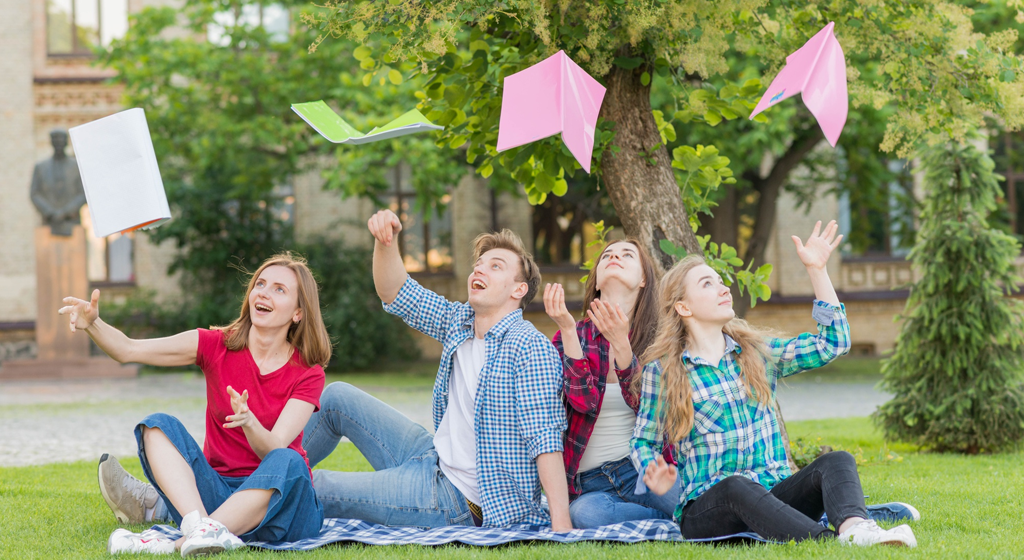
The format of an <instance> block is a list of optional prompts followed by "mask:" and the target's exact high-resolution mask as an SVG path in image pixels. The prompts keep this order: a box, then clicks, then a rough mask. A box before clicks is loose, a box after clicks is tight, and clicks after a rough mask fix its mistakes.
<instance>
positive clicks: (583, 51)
mask: <svg viewBox="0 0 1024 560" xmlns="http://www.w3.org/2000/svg"><path fill="white" fill-rule="evenodd" d="M970 6H971V4H963V3H956V2H935V1H929V0H911V1H885V0H879V1H874V2H869V3H864V2H859V1H856V0H832V1H829V2H815V3H811V2H794V1H776V2H768V1H766V0H733V1H717V2H716V1H704V0H601V1H587V2H582V1H578V2H572V1H561V2H553V1H530V0H521V1H506V2H491V1H456V0H444V1H429V2H428V1H424V0H411V1H404V2H397V1H394V0H387V1H385V0H365V1H354V2H328V3H327V4H326V6H325V7H324V9H323V10H321V11H317V12H313V13H312V14H311V15H310V16H309V17H308V19H307V21H308V22H309V23H310V24H311V26H313V27H314V28H315V29H316V30H317V31H318V33H319V34H318V37H317V39H316V40H315V41H314V42H313V43H312V45H311V50H312V51H316V50H317V49H320V48H324V46H325V45H330V44H331V43H332V42H333V41H335V40H336V39H337V38H340V37H345V38H351V39H354V40H356V41H358V42H359V43H360V44H361V46H360V47H359V49H358V50H357V53H356V54H357V55H358V56H359V57H360V59H361V60H362V62H363V64H362V68H363V69H364V70H365V72H366V75H365V77H364V79H365V80H366V81H367V82H372V81H373V80H375V79H378V78H379V77H380V76H390V75H392V74H393V73H394V72H398V73H400V74H401V75H402V76H404V77H414V76H416V75H421V76H422V77H423V78H424V79H425V81H424V88H423V90H422V92H421V93H420V96H421V98H422V100H423V101H422V105H423V107H424V108H425V109H427V110H428V112H429V116H430V117H431V118H433V119H437V120H438V121H439V123H440V124H443V125H445V126H446V129H445V131H444V132H443V134H442V135H441V138H440V140H439V142H438V144H439V145H442V146H448V147H450V148H460V149H462V150H464V151H465V155H466V160H467V161H468V162H469V163H471V164H473V165H474V166H475V167H476V170H477V172H478V173H480V174H481V175H483V176H485V177H486V176H490V175H492V174H493V173H501V174H504V175H507V176H510V177H512V178H514V179H515V180H516V181H519V182H521V183H522V184H524V185H525V187H526V190H527V193H528V194H529V196H530V200H531V202H533V203H539V202H541V201H543V200H544V198H545V197H546V196H547V195H548V194H554V195H561V194H563V193H564V192H565V190H566V182H565V181H566V177H567V176H568V177H572V176H574V175H575V174H576V172H577V170H578V168H579V166H578V164H577V163H576V162H575V161H574V160H573V159H572V157H571V156H570V154H569V153H568V151H567V150H566V149H565V148H564V147H563V146H562V145H561V142H560V141H558V139H557V138H549V139H546V140H543V141H539V142H535V143H533V144H530V145H527V146H524V147H521V148H517V149H512V150H509V151H507V152H503V153H501V154H499V153H498V152H497V151H496V148H495V145H496V140H497V129H498V127H497V124H498V117H499V114H500V102H501V91H502V88H501V82H502V79H503V78H504V77H505V76H507V75H509V74H512V73H514V72H517V71H519V70H522V69H524V68H526V67H528V66H530V65H532V64H534V63H536V62H538V61H539V60H541V59H543V58H544V57H546V56H549V55H551V54H553V53H555V52H557V51H558V50H560V49H561V50H565V51H566V53H567V54H569V56H570V57H571V58H572V59H573V60H575V61H576V62H577V63H579V64H580V65H581V66H582V67H583V68H584V69H586V70H587V71H588V72H590V73H591V74H592V75H593V76H595V77H596V78H598V79H599V80H600V81H602V82H603V83H604V84H605V85H606V86H608V88H609V90H608V94H607V96H606V99H605V105H604V107H603V109H602V117H603V118H602V120H601V121H600V122H599V127H598V130H599V132H598V134H597V146H596V149H595V165H594V174H595V175H596V176H597V178H598V182H597V185H599V186H600V187H601V188H607V189H608V194H609V196H610V198H611V200H612V202H613V204H614V205H615V208H616V211H617V212H618V214H619V215H620V216H619V217H620V218H622V220H623V224H624V225H625V227H626V233H628V234H632V235H636V236H637V237H639V238H641V239H642V240H645V242H648V247H649V248H650V249H652V250H653V251H654V254H656V255H659V256H662V257H664V256H665V254H664V252H662V251H660V249H659V248H658V247H657V246H658V245H660V243H659V241H658V239H659V238H661V239H667V240H668V241H670V242H672V243H673V244H675V245H680V246H683V247H685V248H686V249H687V250H689V251H695V250H698V248H697V242H696V239H695V238H694V236H693V232H692V230H691V229H690V228H689V227H673V225H672V224H671V223H668V222H669V221H671V220H672V219H673V218H671V217H672V216H674V220H675V221H676V222H682V223H683V224H684V226H685V225H693V224H694V223H696V222H697V221H699V219H698V218H696V216H695V214H697V213H700V212H701V211H710V210H711V206H709V207H705V208H695V207H693V206H692V202H693V200H690V201H689V202H688V203H686V204H683V203H681V202H677V201H673V200H671V197H669V196H668V194H669V192H670V191H672V192H677V191H678V189H679V187H680V186H682V185H684V184H685V182H686V178H687V177H692V174H691V173H689V172H686V173H679V172H673V171H672V169H673V165H675V167H676V169H677V170H678V169H679V167H680V166H681V165H683V160H684V159H685V158H686V157H687V156H692V153H693V152H692V151H690V150H678V148H679V147H681V146H680V145H678V144H677V145H676V146H675V148H673V150H672V151H671V152H670V151H669V150H667V149H666V144H668V143H671V142H673V140H674V139H676V138H680V139H682V138H685V139H686V141H687V142H689V143H688V144H686V145H689V146H690V148H691V150H693V151H696V150H697V149H698V147H697V144H700V145H704V146H708V145H712V144H714V145H716V146H717V148H718V151H719V152H720V154H722V155H724V156H726V157H727V158H729V159H731V160H734V161H738V160H744V164H743V168H742V171H743V173H737V174H736V176H738V177H739V178H740V179H741V180H742V181H746V183H747V184H754V183H756V182H757V181H760V182H761V185H760V186H757V185H755V187H756V188H755V190H759V193H760V196H761V197H762V198H763V199H765V201H766V202H769V203H770V204H765V205H764V208H763V209H762V210H761V211H760V212H759V214H760V215H768V214H772V215H773V214H774V198H773V196H771V195H772V193H773V192H776V193H777V191H778V188H779V187H780V186H781V185H782V184H785V183H786V181H787V179H788V177H789V173H790V171H791V170H792V168H794V167H795V166H796V164H798V163H800V162H802V161H804V159H805V157H807V155H808V154H809V153H811V151H812V149H813V148H814V147H815V146H816V145H817V144H818V141H819V140H820V132H818V129H817V125H816V123H814V122H813V120H812V119H811V118H810V116H809V114H808V113H807V112H806V111H805V110H803V109H798V108H796V107H794V105H795V104H796V103H798V102H796V101H793V102H791V103H789V104H783V105H781V106H780V107H776V108H773V109H771V110H770V111H768V112H767V113H766V118H765V119H760V117H759V119H758V120H760V121H761V122H760V123H757V124H754V125H753V126H751V125H749V124H740V123H739V121H740V120H741V119H745V118H746V117H747V116H748V115H749V113H750V110H751V108H752V107H753V105H754V103H755V102H756V101H757V99H758V98H759V96H760V95H761V93H762V89H763V84H766V83H768V81H769V80H770V79H771V78H772V77H774V75H775V73H777V71H778V70H779V68H781V66H782V64H783V63H784V60H785V56H786V55H788V54H789V53H791V52H793V51H794V50H796V49H797V48H799V47H800V46H801V45H802V44H803V43H804V42H805V41H806V40H807V39H808V38H810V37H811V36H812V35H814V34H815V33H816V32H817V31H819V30H820V29H821V28H822V27H823V26H824V25H825V24H826V23H828V22H829V21H835V22H836V30H835V32H836V36H837V37H838V39H839V41H840V43H841V44H842V46H843V48H844V51H845V53H846V58H847V62H848V72H847V74H848V76H847V77H848V81H849V90H850V98H851V109H852V111H851V114H850V117H851V119H865V121H866V122H865V123H864V124H868V123H870V126H860V125H861V123H859V122H858V123H853V122H851V123H850V125H849V126H850V128H849V129H848V131H847V133H846V135H844V136H846V137H849V136H850V134H851V133H858V134H859V133H862V132H865V131H867V130H870V133H867V134H864V136H865V137H867V138H868V139H870V142H871V144H874V143H875V142H877V148H878V149H880V150H881V151H882V152H886V153H890V154H892V155H893V156H895V157H898V158H904V157H907V156H908V155H909V154H911V153H912V151H913V150H914V149H915V147H916V146H917V145H918V144H919V143H921V142H922V141H924V140H926V139H928V138H930V137H938V136H943V137H946V138H952V139H955V140H962V139H963V138H964V137H965V135H966V133H967V131H968V130H971V129H972V128H973V127H977V126H980V125H981V124H982V121H983V119H984V117H985V116H986V115H994V116H996V117H997V118H998V119H999V123H1000V125H1001V126H1003V127H1005V128H1006V129H1008V130H1016V129H1018V128H1020V126H1021V124H1022V120H1024V111H1022V109H1024V95H1022V94H1024V89H1022V88H1024V72H1022V71H1021V70H1022V65H1021V62H1022V59H1021V57H1020V56H1019V55H1017V54H1016V51H1015V50H1014V45H1015V42H1016V39H1017V32H1016V29H1015V28H1013V27H1012V26H1009V25H1006V26H1003V27H1002V28H1000V26H999V25H990V24H985V25H982V27H983V28H984V30H985V32H984V33H982V32H979V31H977V30H976V29H975V26H974V23H973V22H972V13H973V12H972V9H971V7H970ZM1015 9H1016V8H1015V7H1011V8H1007V10H1010V11H1012V10H1015ZM757 78H760V80H759V81H752V80H754V79H757ZM652 87H653V88H663V89H662V90H661V91H657V90H653V89H652ZM658 101H660V103H657V102H658ZM652 104H656V106H655V107H653V108H652V107H651V105H652ZM669 108H671V109H672V110H668V109H669ZM655 111H659V114H656V113H655ZM723 121H736V122H737V124H736V125H735V129H734V131H733V132H734V133H733V134H731V135H730V134H719V133H718V132H717V131H716V129H715V128H714V127H716V126H720V125H721V123H722V122H723ZM765 121H768V122H765ZM758 127H763V128H761V129H759V128H758ZM748 135H749V137H748ZM728 140H734V142H733V143H731V144H727V143H725V142H726V141H728ZM866 141H867V140H865V138H855V139H854V143H853V145H850V144H848V145H850V146H851V147H855V148H856V149H850V150H847V151H846V153H845V155H846V156H847V157H850V158H852V161H853V164H854V165H853V166H852V167H851V171H856V170H857V169H859V170H860V173H855V174H851V175H850V177H853V178H852V179H851V182H854V183H856V182H857V181H863V179H864V176H865V172H867V171H875V172H876V173H874V175H873V176H872V179H878V178H879V177H881V175H884V173H881V174H880V172H881V171H882V169H881V168H879V167H878V166H877V165H875V164H872V163H870V162H869V161H868V159H869V158H867V157H863V156H866V155H868V154H870V151H868V152H865V150H870V149H871V144H866V143H865V142H866ZM766 151H767V152H769V153H772V154H773V155H774V156H775V161H776V163H777V164H780V163H781V164H784V165H782V166H781V167H779V168H778V172H777V173H775V174H774V175H772V174H769V176H768V177H760V176H756V173H753V172H751V170H753V169H755V167H754V165H752V162H751V161H749V160H751V159H754V158H760V157H762V156H763V154H764V153H765V152H766ZM873 165H874V167H872V166H873ZM723 167H725V168H728V167H729V164H728V163H726V165H725V166H723ZM720 169H722V167H720V168H719V170H720ZM699 171H700V174H701V175H702V176H704V177H707V178H708V179H709V183H710V185H711V187H710V188H717V187H718V186H719V185H720V184H722V180H726V181H731V180H732V175H731V174H727V175H724V176H721V175H720V174H719V173H718V170H716V169H714V168H713V167H711V166H708V165H703V166H701V167H700V168H699ZM716 175H718V176H719V177H715V176H716ZM743 175H746V178H744V177H743ZM720 179H721V180H720ZM861 186H862V187H867V188H871V187H872V186H871V185H861ZM637 193H643V195H644V196H642V197H638V196H636V194H637ZM765 193H767V194H768V195H769V196H765ZM684 194H685V193H684ZM676 198H677V199H678V198H679V197H678V195H676ZM700 198H703V199H707V197H700ZM712 200H713V199H712ZM645 211H646V213H645ZM757 221H758V222H759V223H760V222H761V220H760V219H758V220H757ZM770 226H771V223H770V220H765V221H764V222H763V224H762V226H761V229H762V230H769V229H770ZM755 229H756V228H755ZM755 233H756V232H755ZM755 237H756V235H755ZM756 256H757V251H754V252H753V253H752V252H751V251H748V252H747V254H746V257H747V258H748V260H749V259H750V258H753V257H756ZM670 262H671V259H669V260H667V261H666V260H665V259H664V258H662V259H661V263H662V264H663V265H665V264H669V263H670Z"/></svg>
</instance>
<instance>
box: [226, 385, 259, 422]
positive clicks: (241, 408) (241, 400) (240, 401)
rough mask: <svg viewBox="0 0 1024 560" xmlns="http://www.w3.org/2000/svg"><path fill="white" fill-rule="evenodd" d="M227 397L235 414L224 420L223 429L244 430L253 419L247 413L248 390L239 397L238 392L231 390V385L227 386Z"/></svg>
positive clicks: (250, 414) (249, 413)
mask: <svg viewBox="0 0 1024 560" xmlns="http://www.w3.org/2000/svg"><path fill="white" fill-rule="evenodd" d="M228 396H230V397H231V410H233V411H235V413H234V414H232V415H231V416H228V417H227V418H225V420H227V422H225V423H224V427H225V428H246V427H248V426H250V425H252V423H253V420H254V417H253V415H252V413H251V412H249V404H248V402H249V390H248V389H246V390H244V391H242V394H241V395H239V394H238V391H235V390H234V389H232V388H231V385H228Z"/></svg>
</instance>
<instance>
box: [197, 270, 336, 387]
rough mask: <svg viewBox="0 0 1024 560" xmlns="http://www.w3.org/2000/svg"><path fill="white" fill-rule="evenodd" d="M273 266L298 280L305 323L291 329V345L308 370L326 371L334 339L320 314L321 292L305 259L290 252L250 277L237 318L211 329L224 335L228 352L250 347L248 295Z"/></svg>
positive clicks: (289, 338)
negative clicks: (319, 366)
mask: <svg viewBox="0 0 1024 560" xmlns="http://www.w3.org/2000/svg"><path fill="white" fill-rule="evenodd" d="M271 266H283V267H286V268H289V269H291V270H292V272H294V273H295V276H296V277H297V278H298V279H299V294H298V295H299V309H301V310H302V320H301V321H299V322H298V323H292V325H291V326H290V327H288V343H289V344H291V345H292V346H293V347H295V348H298V350H299V354H301V355H302V359H303V361H305V362H306V365H307V366H313V365H316V364H320V365H321V366H323V367H327V363H328V362H330V361H331V337H330V336H329V335H328V334H327V327H326V326H325V325H324V318H323V315H322V314H321V313H320V291H319V290H318V289H317V285H316V279H315V278H313V273H312V272H311V271H310V270H309V266H307V265H306V259H304V258H302V257H301V256H298V255H293V254H291V253H290V252H284V253H279V254H277V255H274V256H273V257H270V258H269V259H267V260H265V261H263V264H261V265H260V267H259V268H258V269H256V272H254V273H253V274H252V276H250V277H249V287H247V288H246V289H245V298H244V299H243V300H242V309H241V311H240V312H239V313H238V318H237V319H235V320H234V321H232V323H231V324H230V325H227V326H224V327H210V328H212V329H217V330H221V331H224V333H225V342H224V344H225V346H227V347H228V350H241V349H243V348H246V347H247V346H248V344H249V329H250V328H252V317H251V316H250V315H249V294H250V293H252V290H253V288H254V287H255V286H256V280H257V279H259V277H260V274H262V273H263V271H264V270H266V269H267V268H269V267H271Z"/></svg>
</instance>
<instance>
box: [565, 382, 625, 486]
mask: <svg viewBox="0 0 1024 560" xmlns="http://www.w3.org/2000/svg"><path fill="white" fill-rule="evenodd" d="M634 425H636V413H635V412H633V409H632V408H629V405H628V404H626V399H624V398H622V389H621V388H620V387H619V384H618V383H617V382H616V383H611V382H609V383H608V384H607V385H605V387H604V401H603V402H602V403H601V412H600V413H599V414H598V415H597V422H596V423H594V432H593V433H592V434H590V440H589V441H588V442H587V449H586V450H585V451H584V452H583V457H582V458H580V468H579V472H585V471H589V470H591V469H596V468H597V467H600V466H601V465H603V464H605V463H609V462H611V461H618V460H619V459H622V458H623V457H628V456H629V440H630V438H632V437H633V426H634Z"/></svg>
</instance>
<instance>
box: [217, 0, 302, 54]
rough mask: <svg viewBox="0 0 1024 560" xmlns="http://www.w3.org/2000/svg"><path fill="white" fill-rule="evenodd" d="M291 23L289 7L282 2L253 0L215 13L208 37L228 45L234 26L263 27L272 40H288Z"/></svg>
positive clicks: (276, 41) (278, 41) (220, 43)
mask: <svg viewBox="0 0 1024 560" xmlns="http://www.w3.org/2000/svg"><path fill="white" fill-rule="evenodd" d="M290 24H291V18H290V14H289V12H288V8H286V7H284V6H282V5H281V4H270V3H268V4H264V3H262V2H253V3H249V4H242V5H236V6H235V8H234V9H233V10H228V11H223V12H217V13H215V14H213V23H212V24H210V25H208V26H207V28H206V38H207V40H208V41H210V42H211V43H213V44H215V45H219V46H221V47H226V46H228V45H230V44H231V33H232V30H233V29H234V28H236V27H243V28H249V27H262V28H263V29H264V30H265V31H266V32H267V33H269V34H270V40H271V41H272V42H275V43H280V42H284V41H287V40H288V32H289V26H290Z"/></svg>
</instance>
